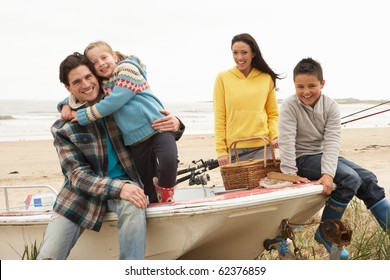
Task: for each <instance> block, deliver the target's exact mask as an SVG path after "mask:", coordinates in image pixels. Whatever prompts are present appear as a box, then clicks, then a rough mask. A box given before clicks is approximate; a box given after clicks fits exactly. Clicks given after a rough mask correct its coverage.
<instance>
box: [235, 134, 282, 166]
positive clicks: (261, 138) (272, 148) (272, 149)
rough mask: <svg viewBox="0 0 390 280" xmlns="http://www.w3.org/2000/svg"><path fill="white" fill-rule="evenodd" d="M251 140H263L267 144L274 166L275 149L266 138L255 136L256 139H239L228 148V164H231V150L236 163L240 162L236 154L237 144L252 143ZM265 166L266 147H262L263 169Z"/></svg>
mask: <svg viewBox="0 0 390 280" xmlns="http://www.w3.org/2000/svg"><path fill="white" fill-rule="evenodd" d="M253 140H264V141H265V142H267V143H268V145H269V147H270V149H271V155H272V161H273V163H274V165H275V166H276V157H275V149H274V147H273V146H272V142H271V140H270V139H269V138H268V137H266V136H256V137H249V138H244V139H239V140H236V141H233V142H232V143H231V144H230V146H229V151H228V153H229V163H230V164H231V163H232V152H231V150H232V149H233V150H234V155H235V156H236V161H237V162H240V158H239V156H238V154H237V149H236V147H237V144H238V143H240V142H245V141H253ZM266 165H267V145H264V167H266Z"/></svg>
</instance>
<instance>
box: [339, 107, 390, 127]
mask: <svg viewBox="0 0 390 280" xmlns="http://www.w3.org/2000/svg"><path fill="white" fill-rule="evenodd" d="M387 111H390V109H387V110H383V111H380V112H376V113H373V114H370V115H365V116H363V117H360V118H356V119H352V120H349V121H346V122H342V123H341V125H344V124H346V123H350V122H354V121H357V120H361V119H364V118H368V117H371V116H374V115H377V114H381V113H384V112H387Z"/></svg>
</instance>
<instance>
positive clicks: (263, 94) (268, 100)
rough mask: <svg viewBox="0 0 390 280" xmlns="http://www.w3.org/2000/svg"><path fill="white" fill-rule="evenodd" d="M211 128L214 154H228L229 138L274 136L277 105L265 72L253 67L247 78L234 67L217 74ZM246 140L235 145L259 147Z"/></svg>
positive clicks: (275, 134) (259, 144)
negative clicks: (213, 134) (213, 131)
mask: <svg viewBox="0 0 390 280" xmlns="http://www.w3.org/2000/svg"><path fill="white" fill-rule="evenodd" d="M214 130H215V147H216V152H217V157H218V158H219V157H221V156H225V155H228V152H227V148H228V147H229V146H230V144H231V143H232V142H233V141H236V140H239V139H243V138H248V137H255V136H267V137H268V138H269V139H270V140H271V141H272V140H273V139H275V138H277V137H278V104H277V100H276V92H275V85H274V82H273V81H272V78H271V76H270V75H269V74H267V73H263V72H261V71H259V70H257V69H256V68H253V69H252V71H251V72H250V73H249V75H248V77H245V76H244V74H242V72H241V71H240V70H238V68H237V67H236V66H235V67H233V68H231V69H230V70H227V71H224V72H221V73H219V74H218V76H217V78H216V80H215V84H214ZM263 145H264V142H263V141H250V142H249V141H248V142H242V143H239V144H238V145H237V148H253V147H259V146H263Z"/></svg>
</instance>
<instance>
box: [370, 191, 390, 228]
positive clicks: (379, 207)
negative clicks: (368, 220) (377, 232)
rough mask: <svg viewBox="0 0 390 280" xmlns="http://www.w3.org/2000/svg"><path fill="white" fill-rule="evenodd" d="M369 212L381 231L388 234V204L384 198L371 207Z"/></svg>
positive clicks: (389, 208)
mask: <svg viewBox="0 0 390 280" xmlns="http://www.w3.org/2000/svg"><path fill="white" fill-rule="evenodd" d="M370 210H371V212H372V214H373V215H374V217H375V219H376V220H377V221H378V223H379V225H380V226H381V227H382V228H383V230H384V231H388V232H390V203H389V201H388V200H387V199H386V197H385V198H383V199H381V200H379V201H378V202H377V203H375V204H374V205H373V206H371V208H370Z"/></svg>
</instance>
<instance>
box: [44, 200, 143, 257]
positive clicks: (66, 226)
mask: <svg viewBox="0 0 390 280" xmlns="http://www.w3.org/2000/svg"><path fill="white" fill-rule="evenodd" d="M107 204H108V209H109V210H110V211H112V212H115V213H116V214H117V215H118V234H119V247H120V256H119V259H122V260H142V259H144V257H145V247H146V210H145V209H142V208H138V207H136V206H135V205H134V204H132V203H130V202H128V201H125V200H120V199H112V200H109V201H107ZM83 231H84V228H81V227H80V226H79V225H77V224H75V223H73V222H72V221H70V220H68V219H67V218H65V217H63V216H61V215H59V214H57V213H54V214H53V217H52V220H51V221H50V223H49V225H48V227H47V229H46V233H45V238H44V240H43V242H42V245H41V248H40V252H39V255H38V259H53V260H65V259H67V258H68V256H69V254H70V251H71V249H72V248H73V246H74V245H75V244H76V242H77V240H78V238H79V237H80V236H81V234H82V233H83ZM112 238H116V237H115V236H113V237H112ZM96 246H99V244H96ZM85 250H88V248H86V249H85Z"/></svg>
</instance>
